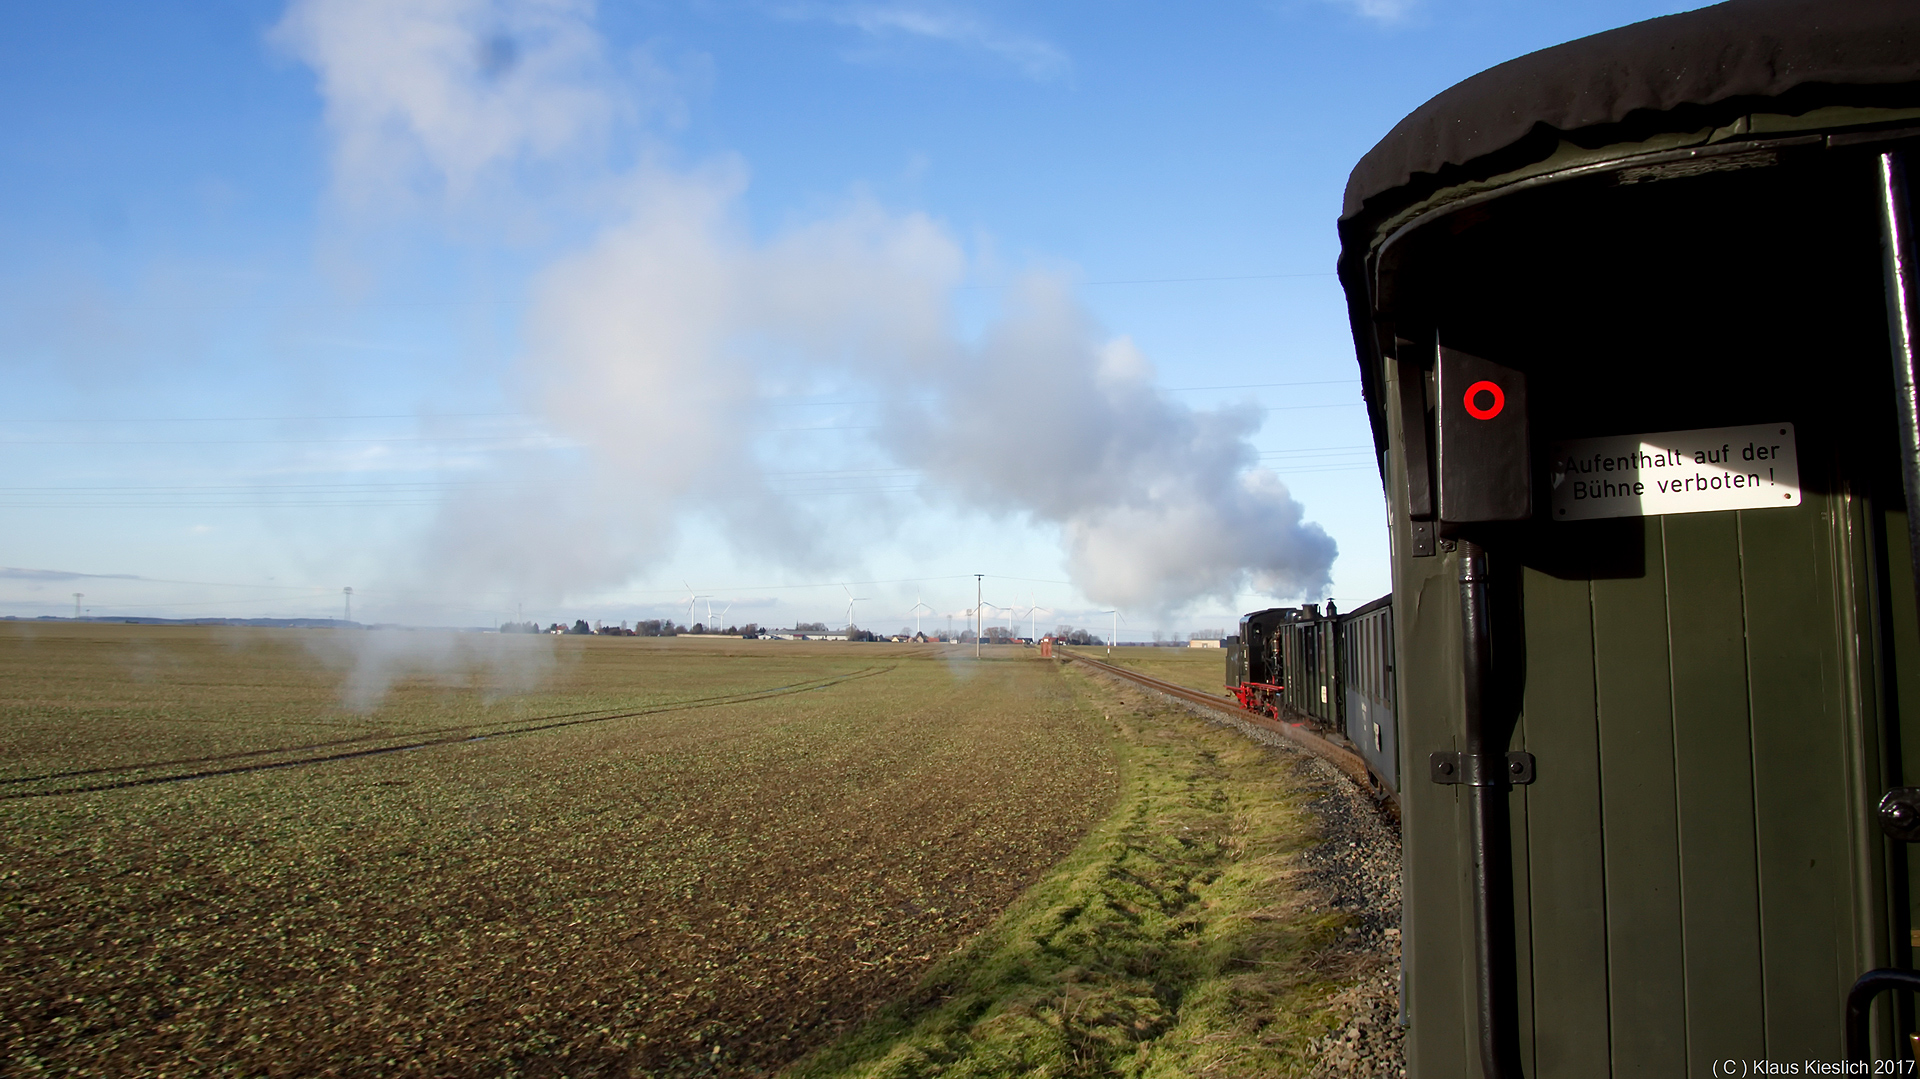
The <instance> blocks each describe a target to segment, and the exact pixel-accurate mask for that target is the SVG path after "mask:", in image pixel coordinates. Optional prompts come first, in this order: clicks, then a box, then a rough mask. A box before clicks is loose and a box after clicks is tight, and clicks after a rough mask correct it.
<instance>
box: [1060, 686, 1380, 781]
mask: <svg viewBox="0 0 1920 1079" xmlns="http://www.w3.org/2000/svg"><path fill="white" fill-rule="evenodd" d="M1058 654H1059V656H1060V657H1061V658H1062V659H1066V660H1071V661H1072V662H1075V663H1084V664H1086V665H1087V666H1089V667H1092V668H1093V669H1095V670H1099V671H1105V672H1106V673H1108V674H1111V675H1113V676H1115V677H1117V678H1124V679H1126V680H1127V681H1129V682H1132V683H1134V684H1136V685H1140V686H1144V687H1146V688H1147V689H1151V690H1153V691H1154V692H1156V693H1162V694H1165V695H1166V696H1169V697H1173V698H1175V699H1177V700H1182V701H1187V702H1189V703H1191V704H1197V705H1201V706H1202V707H1205V708H1208V709H1211V710H1213V711H1215V712H1221V713H1224V714H1226V715H1229V716H1232V717H1233V718H1235V719H1237V720H1239V721H1240V722H1242V723H1248V724H1251V725H1253V726H1255V727H1259V728H1261V729H1262V730H1269V731H1272V732H1274V733H1275V734H1278V735H1280V736H1281V737H1283V738H1286V739H1287V740H1289V741H1291V742H1293V743H1294V744H1295V745H1298V746H1299V747H1300V748H1301V749H1304V750H1306V751H1307V752H1308V753H1311V754H1313V755H1314V756H1316V757H1319V758H1320V759H1321V760H1324V761H1326V762H1327V763H1328V764H1331V765H1333V766H1334V767H1335V768H1337V769H1339V770H1340V773H1341V774H1342V775H1344V776H1346V777H1347V778H1348V779H1349V780H1351V781H1352V782H1353V783H1354V784H1355V785H1356V786H1358V787H1359V788H1360V789H1361V790H1362V791H1364V792H1365V793H1366V794H1367V795H1368V796H1369V797H1370V798H1372V799H1373V800H1374V802H1375V803H1376V804H1378V805H1379V806H1380V807H1381V808H1382V809H1384V810H1386V811H1387V812H1389V813H1391V814H1392V815H1393V816H1394V817H1395V818H1398V817H1399V815H1400V799H1399V796H1398V795H1396V794H1395V793H1394V792H1393V791H1392V790H1391V789H1390V788H1388V787H1387V786H1386V785H1385V784H1383V783H1381V782H1380V780H1379V777H1377V776H1375V775H1374V774H1373V770H1372V769H1371V768H1368V767H1367V762H1366V759H1365V758H1363V757H1361V756H1360V754H1358V753H1355V752H1354V751H1353V750H1352V749H1349V748H1348V747H1347V746H1346V745H1345V744H1344V743H1345V742H1346V739H1344V738H1340V737H1339V736H1338V735H1334V736H1331V737H1329V736H1328V735H1325V734H1322V733H1320V732H1319V731H1316V730H1314V729H1312V728H1311V727H1308V726H1307V725H1306V724H1304V723H1294V722H1290V721H1288V720H1284V719H1275V718H1274V717H1272V716H1264V715H1261V714H1259V713H1258V712H1249V711H1247V710H1246V709H1244V708H1242V707H1240V705H1239V704H1238V703H1236V702H1234V701H1231V700H1229V699H1227V698H1225V697H1216V696H1214V695H1213V694H1211V693H1206V692H1203V691H1201V690H1197V689H1194V688H1193V687H1191V686H1183V685H1180V684H1179V683H1177V682H1168V681H1166V680H1165V679H1160V678H1155V677H1153V676H1152V675H1150V674H1141V673H1140V672H1139V671H1132V670H1128V669H1127V668H1125V667H1118V666H1115V665H1114V664H1111V663H1107V662H1104V661H1102V660H1097V659H1094V658H1093V657H1091V656H1084V655H1081V654H1079V653H1078V652H1071V651H1067V650H1065V649H1061V650H1060V651H1059V652H1058Z"/></svg>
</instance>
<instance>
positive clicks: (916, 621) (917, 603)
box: [907, 592, 933, 637]
mask: <svg viewBox="0 0 1920 1079" xmlns="http://www.w3.org/2000/svg"><path fill="white" fill-rule="evenodd" d="M922 607H926V608H927V610H926V613H927V614H932V613H933V608H932V607H927V605H926V604H925V603H923V602H921V599H920V593H918V592H915V593H914V594H913V606H912V607H909V608H907V609H908V610H910V611H912V612H913V635H914V636H915V637H918V636H920V614H921V612H920V608H922Z"/></svg>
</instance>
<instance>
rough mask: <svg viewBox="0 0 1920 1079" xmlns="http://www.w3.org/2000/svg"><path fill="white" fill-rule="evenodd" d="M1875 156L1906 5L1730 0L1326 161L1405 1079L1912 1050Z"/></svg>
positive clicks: (1902, 334)
mask: <svg viewBox="0 0 1920 1079" xmlns="http://www.w3.org/2000/svg"><path fill="white" fill-rule="evenodd" d="M1908 155H1912V156H1913V158H1914V161H1915V164H1914V165H1913V166H1912V167H1913V168H1915V169H1916V170H1920V4H1915V3H1912V2H1911V0H1908V2H1899V3H1895V2H1889V0H1827V2H1807V0H1735V2H1733V3H1727V4H1722V5H1719V6H1716V7H1712V8H1706V9H1702V10H1699V11H1695V12H1690V13H1687V14H1683V15H1676V16H1670V17H1668V18H1663V19H1656V20H1652V21H1650V22H1646V23H1640V24H1636V25H1634V26H1630V27H1625V28H1622V29H1620V30H1615V31H1611V32H1608V33H1604V34H1600V35H1596V36H1594V37H1591V38H1586V39H1582V40H1580V41H1576V42H1571V43H1569V44H1566V45H1562V46H1559V47H1556V48H1553V49H1548V50H1545V51H1543V52H1540V53H1536V54H1533V55H1530V56H1526V57H1522V58H1520V59H1518V60H1514V61H1511V62H1509V63H1507V64H1503V65H1501V66H1499V67H1496V68H1493V69H1491V70H1489V71H1487V72H1484V73H1482V74H1480V75H1478V76H1475V77H1474V78H1471V79H1468V80H1467V81H1465V82H1463V83H1461V84H1459V85H1458V86H1455V87H1453V88H1452V89H1450V90H1448V91H1446V92H1445V93H1443V94H1441V95H1440V96H1438V97H1436V98H1435V99H1434V100H1433V101H1431V102H1429V103H1427V104H1426V105H1425V106H1423V107H1421V108H1420V109H1419V110H1418V111H1416V112H1414V113H1413V114H1412V115H1410V116H1408V117H1407V118H1406V119H1405V120H1404V121H1402V122H1401V123H1400V124H1399V125H1398V126H1397V127H1395V128H1394V130H1393V131H1392V132H1391V133H1390V134H1388V135H1387V136H1386V138H1385V139H1383V140H1382V141H1381V142H1380V143H1379V145H1377V146H1376V147H1375V148H1374V149H1373V150H1372V151H1371V152H1369V153H1368V154H1367V155H1366V156H1365V158H1363V159H1362V160H1361V161H1360V163H1359V165H1358V166H1357V167H1356V168H1355V169H1354V172H1353V175H1352V178H1351V180H1350V182H1349V185H1348V189H1347V197H1346V204H1345V207H1344V212H1343V216H1342V218H1341V222H1340V232H1341V239H1342V254H1341V261H1340V273H1341V279H1342V283H1343V285H1344V286H1345V288H1346V291H1347V295H1348V299H1349V304H1350V313H1351V319H1352V325H1353V331H1354V338H1355V343H1356V347H1357V350H1358V353H1359V359H1360V368H1361V372H1362V377H1363V382H1364V387H1365V393H1366V399H1367V402H1368V407H1369V413H1370V418H1371V421H1372V424H1373V430H1374V437H1375V442H1376V445H1377V447H1378V450H1379V453H1380V464H1381V470H1382V476H1383V479H1384V481H1385V486H1386V491H1387V496H1388V504H1389V519H1390V523H1391V532H1392V537H1393V540H1392V542H1393V584H1394V591H1393V607H1394V608H1396V609H1397V614H1395V615H1394V617H1393V621H1392V626H1393V631H1392V632H1393V641H1392V655H1394V656H1397V657H1398V662H1397V663H1395V685H1394V686H1393V687H1392V694H1391V697H1392V700H1393V701H1394V704H1395V714H1396V716H1397V719H1398V724H1399V725H1398V737H1399V747H1398V753H1399V762H1398V763H1399V769H1398V771H1399V788H1400V804H1401V807H1402V813H1403V827H1404V833H1403V838H1404V852H1405V853H1404V859H1405V861H1404V877H1403V887H1404V892H1403V895H1404V900H1405V911H1406V914H1405V925H1404V935H1403V940H1404V945H1403V948H1404V953H1403V958H1404V967H1403V971H1404V977H1405V994H1404V1006H1405V1007H1404V1011H1405V1017H1406V1022H1407V1025H1408V1029H1407V1047H1408V1048H1407V1052H1408V1062H1409V1067H1410V1071H1411V1074H1412V1075H1413V1076H1414V1077H1415V1079H1436V1077H1451V1076H1472V1075H1489V1076H1491V1075H1502V1076H1506V1075H1528V1076H1534V1075H1538V1076H1543V1077H1547V1076H1552V1077H1575V1076H1580V1077H1586V1076H1595V1077H1597V1076H1608V1075H1628V1074H1633V1075H1661V1076H1680V1075H1701V1076H1705V1075H1717V1074H1726V1063H1725V1062H1727V1061H1735V1062H1738V1064H1737V1067H1740V1068H1749V1069H1750V1068H1751V1066H1752V1065H1753V1064H1754V1063H1755V1062H1769V1061H1770V1062H1774V1063H1776V1064H1781V1065H1785V1064H1789V1063H1790V1064H1792V1065H1794V1066H1795V1068H1796V1069H1799V1070H1800V1073H1801V1074H1805V1070H1804V1069H1805V1068H1806V1065H1807V1062H1829V1063H1832V1062H1838V1061H1841V1060H1842V1059H1844V1058H1845V1057H1846V1056H1847V1055H1848V1054H1849V1053H1850V1052H1853V1053H1866V1052H1871V1053H1874V1054H1877V1055H1879V1056H1882V1057H1887V1056H1891V1055H1892V1054H1893V1053H1894V1052H1895V1051H1896V1048H1897V1047H1898V1048H1899V1051H1900V1052H1901V1053H1902V1055H1903V1056H1904V1057H1906V1059H1911V1055H1910V1052H1911V1051H1910V1050H1909V1049H1906V1048H1905V1047H1904V1046H1902V1045H1901V1043H1902V1042H1904V1040H1905V1039H1904V1035H1905V1033H1906V1032H1907V1031H1910V1030H1912V1029H1913V1014H1912V1006H1911V998H1910V994H1909V993H1907V992H1906V991H1904V990H1901V991H1897V992H1893V993H1886V994H1881V995H1880V996H1879V997H1878V1000H1879V1003H1877V1004H1875V1005H1874V1007H1873V1010H1872V1012H1871V1015H1872V1017H1873V1027H1872V1031H1871V1037H1870V1038H1865V1039H1864V1044H1860V1045H1855V1046H1853V1047H1851V1048H1850V1047H1849V1044H1848V1031H1849V1029H1850V1027H1849V1023H1848V1021H1847V1019H1846V1015H1847V1003H1848V999H1849V994H1850V992H1853V991H1854V990H1855V988H1856V982H1857V980H1858V979H1860V978H1861V976H1862V975H1863V974H1864V973H1866V972H1869V971H1874V970H1882V969H1891V970H1894V971H1904V970H1911V969H1912V968H1913V966H1914V958H1915V951H1914V948H1913V947H1912V944H1913V942H1914V941H1915V940H1916V939H1920V938H1916V937H1915V935H1914V934H1915V932H1916V931H1920V917H1916V907H1915V903H1916V898H1917V897H1920V881H1916V880H1915V879H1914V873H1915V868H1916V860H1915V857H1914V852H1913V851H1911V850H1910V848H1909V847H1908V845H1907V843H1906V841H1905V839H1904V836H1906V835H1908V834H1920V830H1903V829H1909V828H1910V826H1912V825H1914V824H1915V822H1916V821H1920V809H1915V808H1914V807H1912V806H1908V807H1907V808H1905V809H1903V808H1902V799H1903V798H1908V797H1910V796H1907V795H1902V794H1901V793H1899V792H1900V791H1901V790H1902V789H1904V788H1907V787H1909V786H1920V625H1917V623H1916V617H1915V607H1916V605H1915V587H1914V586H1915V574H1914V569H1913V561H1912V553H1913V551H1914V550H1915V544H1914V543H1913V540H1912V536H1911V533H1910V531H1909V525H1910V522H1909V518H1908V513H1907V507H1908V505H1909V502H1910V500H1911V499H1912V498H1914V497H1920V427H1917V426H1916V419H1915V392H1914V389H1913V363H1914V357H1913V355H1912V351H1913V350H1912V347H1911V346H1912V337H1913V336H1914V334H1913V333H1911V332H1909V331H1910V316H1913V315H1915V312H1914V311H1913V307H1914V305H1915V303H1916V300H1920V283H1916V281H1915V279H1914V271H1915V267H1914V266H1913V265H1912V264H1911V263H1912V260H1913V258H1914V251H1913V245H1912V237H1911V235H1910V234H1908V233H1907V232H1906V231H1905V230H1906V229H1908V228H1909V227H1910V225H1911V213H1912V210H1911V193H1910V190H1909V187H1908V184H1907V181H1906V176H1905V171H1904V170H1906V169H1907V168H1908V165H1907V158H1908ZM1889 792H1894V793H1893V794H1892V795H1891V801H1889V802H1888V803H1887V807H1886V812H1885V813H1884V814H1883V813H1882V802H1883V799H1884V798H1888V797H1889ZM1901 977H1902V976H1901V975H1899V974H1889V975H1882V976H1880V977H1879V978H1878V979H1877V980H1870V981H1869V982H1868V983H1867V984H1866V985H1865V986H1863V987H1861V988H1860V989H1859V990H1858V992H1857V993H1856V994H1855V996H1854V1002H1855V1004H1856V1005H1860V1004H1865V1003H1869V1002H1870V998H1871V997H1872V996H1873V993H1874V991H1875V990H1877V989H1879V988H1881V987H1882V986H1883V985H1885V984H1889V983H1893V984H1898V983H1899V982H1900V981H1901Z"/></svg>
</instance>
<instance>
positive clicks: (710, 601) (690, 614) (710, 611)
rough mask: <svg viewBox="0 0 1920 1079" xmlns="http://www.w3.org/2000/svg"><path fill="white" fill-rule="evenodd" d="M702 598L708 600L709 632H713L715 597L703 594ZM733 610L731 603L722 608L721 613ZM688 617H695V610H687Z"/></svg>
mask: <svg viewBox="0 0 1920 1079" xmlns="http://www.w3.org/2000/svg"><path fill="white" fill-rule="evenodd" d="M700 598H701V599H704V600H706V601H707V632H708V633H712V632H713V597H712V596H701V597H700ZM731 610H733V604H731V603H729V604H727V605H726V606H725V607H722V608H720V613H721V614H722V615H725V614H726V613H727V612H728V611H731ZM687 617H689V618H691V617H693V612H691V611H689V612H687Z"/></svg>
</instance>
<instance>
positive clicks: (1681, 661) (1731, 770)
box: [1661, 513, 1766, 1075]
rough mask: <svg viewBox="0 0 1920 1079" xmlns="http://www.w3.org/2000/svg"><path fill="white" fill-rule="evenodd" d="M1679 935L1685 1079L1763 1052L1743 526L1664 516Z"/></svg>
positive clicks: (1728, 518) (1722, 516)
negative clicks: (1681, 941) (1677, 828)
mask: <svg viewBox="0 0 1920 1079" xmlns="http://www.w3.org/2000/svg"><path fill="white" fill-rule="evenodd" d="M1661 522H1662V529H1661V530H1662V533H1663V535H1664V538H1665V551H1666V559H1665V561H1666V570H1667V600H1668V604H1667V608H1668V612H1669V613H1668V621H1669V627H1670V629H1669V632H1670V635H1671V642H1672V654H1673V748H1674V762H1675V770H1674V771H1675V776H1676V779H1677V801H1676V804H1677V806H1678V809H1679V821H1680V833H1679V835H1680V899H1681V909H1682V920H1683V925H1684V927H1685V930H1686V947H1685V952H1684V955H1685V959H1686V994H1687V1007H1686V1016H1687V1064H1688V1074H1691V1075H1707V1074H1710V1073H1711V1071H1712V1065H1713V1062H1714V1061H1715V1060H1726V1059H1740V1060H1757V1059H1760V1058H1761V1057H1763V1056H1764V1055H1765V1052H1766V1010H1765V1005H1764V1001H1763V1000H1762V997H1761V992H1760V905H1759V897H1758V893H1757V891H1756V888H1757V886H1758V882H1759V881H1758V874H1759V870H1758V867H1757V865H1756V863H1755V854H1754V830H1753V828H1754V826H1753V772H1752V769H1751V768H1750V766H1749V764H1748V761H1749V759H1750V754H1751V751H1752V744H1751V738H1750V736H1749V729H1748V723H1749V715H1748V709H1747V648H1746V624H1745V623H1746V612H1745V610H1744V605H1743V604H1742V602H1741V588H1740V527H1739V521H1738V520H1737V519H1736V518H1735V516H1734V515H1733V514H1732V513H1699V514H1686V515H1681V516H1673V517H1663V518H1661Z"/></svg>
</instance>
